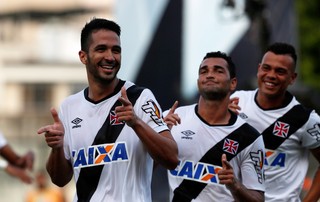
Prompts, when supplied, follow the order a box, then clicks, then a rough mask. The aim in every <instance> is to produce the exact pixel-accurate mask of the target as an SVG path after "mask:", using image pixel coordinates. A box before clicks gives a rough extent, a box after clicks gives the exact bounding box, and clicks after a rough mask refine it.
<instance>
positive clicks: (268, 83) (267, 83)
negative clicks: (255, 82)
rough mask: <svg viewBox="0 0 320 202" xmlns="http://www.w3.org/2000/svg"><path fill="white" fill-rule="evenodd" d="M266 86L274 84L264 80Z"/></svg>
mask: <svg viewBox="0 0 320 202" xmlns="http://www.w3.org/2000/svg"><path fill="white" fill-rule="evenodd" d="M264 83H265V84H266V85H267V86H274V84H273V83H270V82H264Z"/></svg>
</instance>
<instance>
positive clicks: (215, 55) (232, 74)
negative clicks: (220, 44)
mask: <svg viewBox="0 0 320 202" xmlns="http://www.w3.org/2000/svg"><path fill="white" fill-rule="evenodd" d="M207 58H223V59H224V60H225V61H227V63H228V70H229V73H230V78H235V77H236V66H235V64H234V63H233V61H232V59H231V57H230V56H228V55H227V54H226V53H224V52H220V51H216V52H209V53H207V54H206V55H205V56H204V58H203V60H205V59H207Z"/></svg>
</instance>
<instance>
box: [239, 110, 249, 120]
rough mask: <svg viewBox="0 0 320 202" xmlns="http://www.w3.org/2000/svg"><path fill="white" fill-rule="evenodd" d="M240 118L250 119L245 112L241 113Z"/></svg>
mask: <svg viewBox="0 0 320 202" xmlns="http://www.w3.org/2000/svg"><path fill="white" fill-rule="evenodd" d="M239 116H240V117H241V118H242V119H247V118H248V116H247V115H246V114H245V113H243V112H241V113H239Z"/></svg>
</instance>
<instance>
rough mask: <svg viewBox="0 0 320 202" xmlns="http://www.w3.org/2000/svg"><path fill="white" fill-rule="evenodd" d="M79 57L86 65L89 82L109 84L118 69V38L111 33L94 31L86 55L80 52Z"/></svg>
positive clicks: (119, 61) (119, 49) (119, 53)
mask: <svg viewBox="0 0 320 202" xmlns="http://www.w3.org/2000/svg"><path fill="white" fill-rule="evenodd" d="M79 56H80V60H81V61H82V63H83V64H85V65H86V68H87V72H88V79H89V81H93V82H99V83H101V84H108V83H111V82H112V81H114V79H115V78H116V76H117V73H118V71H119V69H120V64H121V46H120V38H119V36H118V35H117V34H116V33H115V32H113V31H110V30H104V29H100V30H96V31H94V32H93V33H92V35H91V40H90V43H89V49H88V53H85V52H84V51H80V52H79Z"/></svg>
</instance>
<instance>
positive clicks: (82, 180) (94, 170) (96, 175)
mask: <svg viewBox="0 0 320 202" xmlns="http://www.w3.org/2000/svg"><path fill="white" fill-rule="evenodd" d="M143 89H144V88H142V87H138V86H135V85H133V86H131V87H130V88H128V89H127V96H128V98H129V100H130V102H131V103H132V105H133V106H134V104H135V102H136V100H137V99H138V97H139V96H140V94H141V92H142V91H143ZM120 105H121V102H120V101H116V102H115V104H114V105H113V106H112V108H111V110H110V112H111V111H114V110H115V108H116V107H117V106H120ZM110 112H109V115H108V117H107V119H106V121H105V122H104V124H103V125H102V127H101V128H100V130H99V131H98V133H97V135H96V137H95V139H94V141H93V143H92V145H99V144H106V143H114V142H115V141H116V139H117V138H118V136H119V134H120V132H121V131H122V129H123V127H124V125H125V124H119V125H111V124H110ZM103 166H104V165H99V166H92V167H85V168H81V171H80V174H79V178H78V181H77V184H76V188H77V196H78V201H79V202H88V201H90V199H91V197H92V195H93V194H94V192H95V190H96V188H97V186H98V183H99V179H100V176H101V172H102V169H103Z"/></svg>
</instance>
